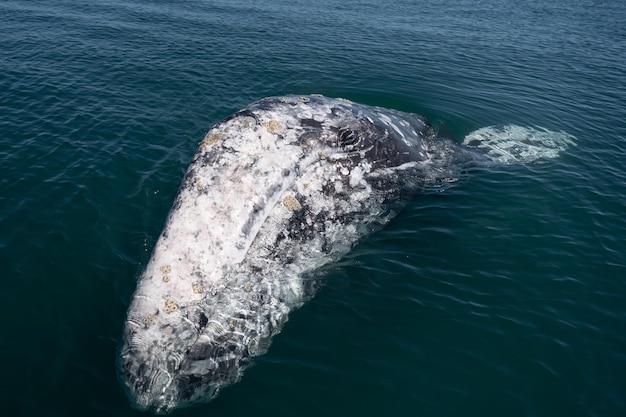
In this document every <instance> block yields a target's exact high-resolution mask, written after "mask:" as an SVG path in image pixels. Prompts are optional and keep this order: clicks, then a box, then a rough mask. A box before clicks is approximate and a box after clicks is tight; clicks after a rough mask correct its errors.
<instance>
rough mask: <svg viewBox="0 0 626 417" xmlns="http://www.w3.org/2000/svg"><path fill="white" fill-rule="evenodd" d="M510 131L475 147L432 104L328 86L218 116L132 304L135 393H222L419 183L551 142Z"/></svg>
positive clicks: (479, 140)
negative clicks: (407, 107) (510, 135)
mask: <svg viewBox="0 0 626 417" xmlns="http://www.w3.org/2000/svg"><path fill="white" fill-rule="evenodd" d="M501 129H508V128H507V127H503V128H501ZM494 132H495V133H494ZM498 132H501V131H500V130H498V129H495V130H490V131H489V132H487V133H486V134H483V135H482V136H481V135H478V137H473V139H472V142H473V144H472V147H464V146H461V145H459V144H457V143H455V142H453V141H450V140H447V139H442V138H439V137H437V135H436V134H435V132H434V131H433V129H432V128H431V126H430V125H429V123H428V122H427V120H426V119H424V118H423V117H420V116H417V115H414V114H409V113H403V112H399V111H395V110H388V109H382V108H377V107H368V106H363V105H359V104H355V103H352V102H348V101H346V100H338V99H329V98H326V97H322V96H305V97H298V96H286V97H273V98H267V99H263V100H260V101H258V102H256V103H253V104H252V105H250V106H248V107H246V108H245V109H243V110H241V111H240V112H237V113H235V114H234V115H232V116H230V117H229V118H227V119H225V120H223V121H222V122H219V123H218V124H216V125H215V126H214V127H213V128H212V129H211V130H210V131H209V133H208V134H207V136H206V137H205V140H204V141H203V142H202V144H201V145H200V148H199V150H198V152H197V153H196V155H195V157H194V160H193V162H192V163H191V165H190V167H189V169H188V172H187V174H186V176H185V179H184V181H183V185H182V187H181V191H180V193H179V196H178V197H177V199H176V201H175V203H174V206H173V208H172V211H171V212H170V215H169V217H168V221H167V223H166V226H165V229H164V231H163V233H162V235H161V237H160V238H159V242H158V243H157V245H156V247H155V250H154V253H153V255H152V258H151V260H150V262H149V264H148V265H147V267H146V271H145V272H144V274H143V275H142V277H141V278H140V280H139V283H138V287H137V291H136V293H135V296H134V298H133V301H132V303H131V306H130V308H129V312H128V319H127V324H126V329H125V334H124V343H123V346H122V350H121V353H120V373H121V377H122V380H123V383H124V385H125V386H126V387H127V389H128V391H129V394H130V397H131V398H132V400H133V402H134V404H135V405H136V406H137V407H138V408H140V409H147V410H152V411H154V412H157V413H162V412H168V411H171V410H172V409H174V408H176V407H181V406H187V405H190V404H193V403H197V402H206V401H209V400H210V399H212V398H213V397H215V395H217V394H218V392H219V391H220V390H221V389H222V388H223V387H225V386H227V385H230V384H233V383H234V382H236V381H237V380H239V379H240V377H241V375H242V372H243V371H244V369H245V368H246V367H248V366H249V365H250V363H251V359H252V358H253V357H254V356H257V355H260V354H262V353H264V352H265V351H266V349H267V347H268V346H269V344H270V341H271V338H272V337H273V336H274V335H275V334H277V333H278V332H279V331H280V330H281V327H282V325H283V324H284V322H285V321H286V320H287V318H288V314H289V312H291V311H293V310H294V309H296V308H298V307H299V306H301V305H302V303H303V302H304V301H306V300H307V299H309V298H310V297H312V296H313V294H314V292H315V280H314V279H312V278H311V273H313V272H314V271H316V270H317V269H319V268H320V267H322V266H324V265H326V264H328V263H330V262H334V261H337V260H338V259H340V258H341V257H343V256H344V255H345V254H346V253H347V252H348V251H349V250H350V249H351V248H352V247H353V246H354V245H355V244H356V243H357V242H358V241H359V240H360V239H362V238H363V237H364V236H366V235H368V234H370V233H371V232H373V231H375V230H377V229H380V228H381V227H382V226H383V225H385V224H386V223H387V222H388V221H389V220H390V219H391V218H393V216H394V215H395V214H396V213H397V212H398V211H399V210H400V209H401V208H402V207H403V206H404V204H405V203H406V201H407V200H408V199H409V198H410V197H411V196H412V195H414V194H415V193H418V192H420V191H423V190H431V189H433V188H441V187H445V186H447V185H449V184H450V183H452V182H454V181H455V180H456V179H457V178H458V173H459V172H460V171H462V170H463V169H466V168H469V167H471V166H474V165H484V164H487V163H489V162H490V161H492V160H496V159H497V158H500V159H499V160H498V162H499V163H511V161H516V162H526V161H528V160H531V159H536V158H539V157H542V156H545V153H542V152H538V153H534V152H533V153H532V155H533V156H534V158H526V156H527V154H528V152H526V150H527V149H528V147H530V146H531V145H530V143H531V142H532V143H533V145H532V146H534V147H535V149H540V150H544V148H543V145H545V141H544V140H543V139H541V140H539V144H537V142H538V141H537V140H536V138H534V139H533V138H531V140H530V141H526V142H528V143H529V144H528V146H526V145H524V144H522V145H520V146H521V147H520V146H518V145H519V144H520V143H521V142H516V145H515V146H518V147H517V148H516V147H515V146H514V147H513V148H515V149H514V151H515V152H514V153H515V154H512V153H510V152H508V151H505V150H501V149H499V148H498V147H497V143H498V142H502V140H500V139H499V138H498V137H497V133H498ZM528 132H531V134H530V136H533V135H532V132H535V131H530V130H528V131H524V134H525V135H527V136H528V135H529V134H528ZM522 136H523V135H522ZM485 137H486V138H487V139H485ZM494 137H495V138H496V139H494ZM551 140H553V138H552V139H551ZM485 143H486V144H487V145H485ZM559 146H561V147H559ZM564 146H565V145H563V144H562V142H559V145H558V146H556V147H555V146H548V147H547V148H545V149H548V148H549V149H550V150H554V149H555V148H558V150H560V149H561V148H562V147H564ZM513 148H511V149H513ZM525 152H526V153H525ZM557 152H558V151H557ZM494 155H495V156H496V157H494ZM503 155H504V156H503ZM549 156H551V155H549Z"/></svg>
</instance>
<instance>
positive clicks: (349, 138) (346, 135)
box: [338, 129, 359, 146]
mask: <svg viewBox="0 0 626 417" xmlns="http://www.w3.org/2000/svg"><path fill="white" fill-rule="evenodd" d="M338 135H339V145H341V146H352V145H356V144H357V143H358V142H359V135H358V134H357V133H356V132H355V131H354V130H352V129H341V130H339V133H338Z"/></svg>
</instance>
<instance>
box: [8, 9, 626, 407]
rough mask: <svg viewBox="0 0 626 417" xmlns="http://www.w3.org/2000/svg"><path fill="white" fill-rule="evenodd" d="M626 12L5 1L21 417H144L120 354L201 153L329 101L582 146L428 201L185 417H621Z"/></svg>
mask: <svg viewBox="0 0 626 417" xmlns="http://www.w3.org/2000/svg"><path fill="white" fill-rule="evenodd" d="M625 21H626V3H624V2H622V1H621V0H604V1H601V0H597V1H594V0H573V1H564V0H557V1H554V2H545V1H535V0H521V1H510V0H505V1H495V0H484V1H469V0H456V1H455V0H453V1H441V0H439V1H436V0H424V1H409V0H399V1H394V2H382V1H374V0H354V1H350V0H344V1H337V0H319V1H316V2H305V1H301V0H295V1H289V2H288V1H285V0H275V1H268V2H253V1H249V0H231V1H221V0H214V1H208V0H195V1H180V2H170V1H164V0H147V1H135V0H127V1H115V0H111V1H107V0H103V1H99V2H89V1H69V0H56V1H51V0H29V1H26V0H3V1H2V2H0V35H1V37H0V39H2V41H1V42H0V166H1V168H2V170H1V174H0V265H2V266H3V272H4V273H3V274H2V284H3V285H2V288H1V289H0V306H1V309H0V312H1V313H2V317H3V326H2V336H1V338H0V353H1V354H2V355H1V356H0V358H1V361H2V362H1V366H2V368H1V369H2V371H3V372H2V375H3V377H2V378H1V379H0V381H1V382H0V393H1V395H2V400H3V410H4V411H5V413H3V414H6V415H11V416H86V415H89V416H131V415H140V414H142V413H139V412H137V411H135V410H133V409H132V408H131V406H130V402H129V401H128V399H127V398H126V396H125V393H124V391H123V390H122V387H121V385H120V383H119V381H118V380H117V370H116V357H117V349H118V348H119V343H120V337H121V335H122V329H123V325H124V318H125V312H126V308H127V307H128V304H129V302H130V299H131V296H132V293H133V290H134V287H135V282H136V278H137V277H138V275H139V274H140V273H141V270H142V268H143V267H144V266H145V264H146V262H147V260H148V258H149V256H150V251H151V249H152V247H153V245H154V243H155V241H156V239H157V237H158V235H159V233H160V231H161V228H162V226H163V223H164V221H165V218H166V216H167V213H168V210H169V208H170V206H171V204H172V202H173V199H174V196H175V195H176V192H177V189H178V186H179V185H180V182H181V180H182V177H183V175H184V172H185V170H186V167H187V165H188V164H189V162H190V160H191V157H192V155H193V153H194V151H195V148H196V146H197V144H198V143H199V142H200V140H201V139H202V137H203V135H204V133H205V132H206V131H207V130H208V129H209V128H210V126H211V125H212V124H213V123H215V122H217V121H218V120H220V119H221V118H223V117H225V116H227V115H228V114H230V113H232V112H234V111H236V110H238V109H239V108H241V107H243V106H245V105H247V104H248V103H250V102H252V101H255V100H257V99H259V98H261V97H264V96H270V95H278V94H287V93H294V94H308V93H321V94H324V95H327V96H331V97H336V96H340V97H346V98H349V99H352V100H354V101H359V102H363V103H365V104H372V105H378V106H385V107H391V108H397V109H400V110H404V111H411V112H415V113H419V114H422V115H425V116H427V117H428V118H429V119H430V120H431V121H432V123H433V124H434V125H435V126H436V127H437V128H438V129H440V130H441V131H443V132H445V133H446V134H449V135H452V136H455V137H457V138H462V137H463V136H464V135H465V134H467V133H468V132H470V131H471V130H474V129H477V128H480V127H483V126H487V125H492V124H500V123H502V124H518V125H522V126H543V127H545V128H548V129H551V130H563V131H566V132H568V133H570V134H572V135H574V136H576V137H577V146H576V147H575V148H572V149H570V150H568V151H567V152H565V153H564V155H562V156H561V157H559V158H557V159H555V160H550V161H548V162H547V163H544V164H538V165H532V166H514V167H502V168H490V169H483V170H480V171H477V172H472V173H469V174H468V176H467V178H466V179H465V180H464V181H462V182H461V183H460V184H458V185H457V186H456V187H453V188H451V189H448V190H446V191H445V192H442V193H436V194H430V195H423V196H419V197H417V198H416V199H415V201H413V202H412V203H411V204H410V206H409V207H408V208H407V209H406V210H405V211H404V212H403V213H402V214H401V215H400V216H399V217H398V218H397V219H396V220H394V221H393V222H392V223H391V224H390V225H389V227H387V228H386V229H385V230H383V231H381V232H379V233H377V234H375V235H373V236H371V237H370V238H369V239H368V240H366V241H365V242H363V243H362V244H360V245H359V246H358V247H357V248H355V250H354V251H353V252H352V253H351V254H350V256H349V257H348V258H347V259H345V260H343V261H342V262H340V263H339V264H338V265H334V266H333V267H331V268H329V270H328V271H326V273H325V275H324V276H323V278H322V279H323V281H324V286H323V288H322V290H321V291H320V293H319V294H318V295H317V297H316V298H314V299H313V300H312V301H311V302H309V303H308V304H307V305H305V306H304V307H303V308H302V309H300V310H299V311H297V312H296V313H294V314H293V315H292V317H291V318H290V321H289V322H288V323H287V325H286V326H285V328H284V330H283V332H282V333H281V334H280V335H278V336H277V337H276V338H275V339H274V342H273V344H272V346H271V348H270V350H269V352H268V353H267V354H266V355H264V356H262V357H259V358H258V359H257V360H256V365H255V366H254V367H253V368H251V369H249V370H248V371H247V372H246V374H245V376H244V378H243V379H242V381H241V382H240V383H238V384H237V385H235V386H232V387H230V388H228V389H226V390H224V392H223V393H222V394H221V395H220V397H219V398H218V399H216V400H215V401H213V402H211V403H209V404H206V405H202V406H197V407H193V408H188V409H183V410H180V411H177V412H176V413H175V415H180V416H208V415H223V416H226V415H228V416H248V415H252V414H253V415H271V416H291V415H294V414H297V415H300V416H319V415H362V416H380V415H402V416H404V415H419V416H503V415H506V416H623V415H626V238H625V236H626V216H625V213H626V174H625V172H624V166H626V122H625V120H626V105H625V103H626V87H625V86H626V25H624V22H625Z"/></svg>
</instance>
